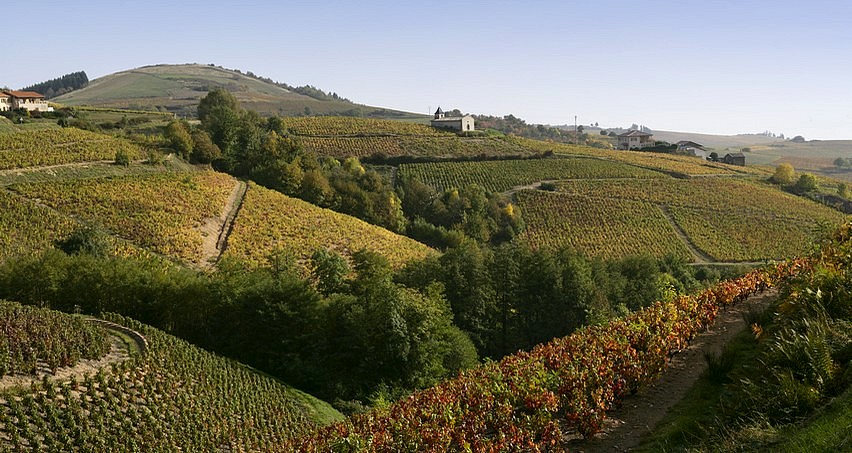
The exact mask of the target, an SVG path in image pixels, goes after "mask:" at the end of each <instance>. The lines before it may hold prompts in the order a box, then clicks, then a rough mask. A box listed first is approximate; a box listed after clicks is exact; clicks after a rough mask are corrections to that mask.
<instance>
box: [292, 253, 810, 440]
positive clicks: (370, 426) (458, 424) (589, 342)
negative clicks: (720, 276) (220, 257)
mask: <svg viewBox="0 0 852 453" xmlns="http://www.w3.org/2000/svg"><path fill="white" fill-rule="evenodd" d="M804 266H806V263H805V262H804V261H796V262H793V263H791V264H787V263H782V264H779V265H777V266H775V267H770V268H768V269H765V270H759V271H754V272H752V273H750V274H747V275H745V276H743V277H740V278H738V279H736V280H733V281H726V282H722V283H720V284H719V285H717V286H716V287H713V288H710V289H708V290H705V291H704V292H701V293H699V294H697V295H693V296H680V297H677V298H675V299H674V300H672V301H671V302H658V303H656V304H654V305H652V306H650V307H648V308H645V309H643V310H641V311H638V312H635V313H633V314H631V315H629V316H627V317H626V318H621V319H617V320H614V321H611V322H610V323H608V324H606V325H601V326H590V327H586V328H583V329H581V330H579V331H577V332H575V333H574V334H572V335H571V336H568V337H565V338H561V339H556V340H553V341H551V342H549V343H546V344H542V345H539V346H537V347H536V348H534V349H533V350H532V351H530V352H520V353H517V354H515V355H511V356H508V357H505V358H504V359H502V360H501V361H500V362H498V363H491V364H486V365H483V366H481V367H479V368H476V369H473V370H469V371H466V372H463V373H462V374H461V375H460V376H459V377H458V378H456V379H453V380H449V381H446V382H444V383H442V384H439V385H437V386H435V387H432V388H430V389H427V390H424V391H421V392H418V393H415V394H413V395H411V396H409V397H408V398H405V399H403V400H401V401H399V402H397V403H395V404H393V405H391V406H390V407H388V408H386V409H378V410H375V411H373V412H371V413H368V414H364V415H357V416H354V417H352V418H350V419H349V420H347V421H346V422H344V423H339V424H335V425H332V426H329V427H326V428H323V429H320V430H319V431H317V432H316V433H314V434H313V435H311V436H306V437H303V438H300V439H296V440H294V441H293V442H291V443H288V444H287V447H288V450H292V451H303V452H326V451H337V450H342V449H344V448H347V447H350V448H352V447H354V448H353V450H357V451H551V449H555V450H558V449H559V448H560V447H561V445H562V442H563V440H564V436H565V435H566V434H571V433H572V432H576V433H579V434H580V435H582V436H584V437H589V436H591V435H593V434H595V433H596V432H598V431H600V429H601V428H602V424H603V421H604V420H605V418H606V411H608V410H610V409H611V408H613V407H615V406H616V405H618V403H619V401H621V399H622V398H623V397H624V396H625V395H627V394H629V393H631V392H633V391H636V390H637V389H641V388H642V387H644V386H646V385H648V384H649V383H651V382H653V381H654V380H655V379H656V378H657V377H659V376H660V375H661V374H662V372H663V371H664V370H665V369H666V367H667V365H668V362H669V356H670V355H671V354H673V353H675V352H677V351H679V350H682V349H683V348H685V347H686V346H687V344H688V342H689V341H690V339H692V338H693V337H694V336H695V335H696V334H697V333H698V332H700V331H701V330H702V329H704V328H706V326H708V325H709V324H711V323H712V322H713V320H714V319H715V317H716V315H717V314H718V312H719V309H720V308H721V307H722V306H725V305H729V304H732V303H736V302H739V301H742V300H744V299H745V298H747V297H748V296H750V295H752V294H756V293H758V292H761V291H763V290H765V289H767V288H769V287H771V286H774V285H776V284H777V283H779V282H780V281H782V280H784V279H786V278H787V277H788V276H790V275H792V274H795V273H797V272H799V271H800V270H801V269H802V268H803V267H804Z"/></svg>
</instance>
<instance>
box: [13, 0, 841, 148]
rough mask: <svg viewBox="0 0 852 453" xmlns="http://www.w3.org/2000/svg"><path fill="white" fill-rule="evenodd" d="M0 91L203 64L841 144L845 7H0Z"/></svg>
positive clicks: (746, 0)
mask: <svg viewBox="0 0 852 453" xmlns="http://www.w3.org/2000/svg"><path fill="white" fill-rule="evenodd" d="M3 3H4V5H3V17H5V18H6V19H5V20H4V21H3V23H4V26H3V29H4V39H3V41H4V44H3V46H2V49H3V50H2V52H0V54H2V63H0V86H3V85H7V86H10V87H12V88H21V87H22V86H25V85H29V84H32V83H36V82H41V81H43V80H46V79H50V78H54V77H58V76H61V75H63V74H66V73H69V72H73V71H79V70H84V71H86V73H87V74H88V75H89V78H90V79H94V78H96V77H100V76H103V75H106V74H110V73H113V72H116V71H121V70H125V69H131V68H135V67H139V66H144V65H149V64H157V63H205V64H206V63H214V64H217V65H221V66H224V67H227V68H237V69H241V70H243V71H252V72H254V73H255V74H258V75H261V76H265V77H270V78H272V79H274V80H277V81H281V82H286V83H288V84H291V85H303V84H311V85H314V86H316V87H318V88H321V89H324V90H331V91H335V92H337V93H339V94H340V95H342V96H345V97H348V98H350V99H352V100H353V101H356V102H360V103H365V104H370V105H378V106H385V107H391V108H396V109H402V110H408V111H416V112H422V113H426V112H427V111H428V110H429V109H431V110H434V109H435V108H436V107H437V106H438V105H440V106H442V107H444V108H459V109H461V110H463V111H465V112H471V113H481V114H492V115H505V114H510V113H511V114H514V115H516V116H519V117H521V118H524V119H526V120H527V122H530V123H548V124H566V123H568V124H570V123H573V122H574V115H577V116H578V119H579V122H580V123H581V124H589V123H593V122H599V123H600V124H601V125H605V126H613V127H615V126H622V127H626V126H629V125H630V124H631V123H637V124H643V125H647V126H648V127H651V128H652V129H664V130H681V131H692V132H705V133H722V134H736V133H751V132H761V131H764V130H771V131H773V132H775V133H784V134H785V135H788V136H790V135H797V134H801V135H804V136H805V138H808V139H812V138H820V139H839V138H847V139H852V86H851V85H852V1H850V0H812V1H808V2H805V1H788V0H779V1H769V0H767V1H759V0H743V1H728V0H722V1H712V0H702V1H697V0H671V1H646V2H629V1H616V0H586V1H535V0H533V1H515V2H506V1H499V0H498V1H478V0H471V1H467V2H449V1H448V2H440V1H430V2H423V1H421V2H416V3H417V4H416V5H410V4H409V3H411V2H406V1H403V0H396V1H370V0H362V1H329V2H296V1H259V0H254V1H241V2H230V1H214V0H211V1H196V0H191V1H175V0H168V1H163V0H147V1H141V2H124V1H114V0H109V1H106V0H97V1H86V0H81V1H76V2H68V1H52V0H41V1H26V2H24V1H16V2H12V1H4V2H3Z"/></svg>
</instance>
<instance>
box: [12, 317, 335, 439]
mask: <svg viewBox="0 0 852 453" xmlns="http://www.w3.org/2000/svg"><path fill="white" fill-rule="evenodd" d="M0 307H6V305H3V306H0ZM11 307H14V305H11ZM23 312H24V313H27V311H26V310H24V311H23ZM42 312H44V314H42V315H41V316H42V317H51V318H62V319H63V320H64V321H65V323H66V327H64V329H65V331H66V333H72V331H74V329H76V330H77V331H79V333H80V334H83V329H84V328H89V327H88V326H86V325H82V324H81V322H80V319H81V318H78V317H76V316H72V315H65V314H60V313H57V312H52V311H49V310H42ZM4 313H7V314H8V312H4ZM18 313H20V311H19V312H18ZM18 316H19V315H16V319H17V317H18ZM109 319H110V320H111V321H115V322H117V323H119V324H120V325H123V326H126V327H129V328H130V329H133V331H135V332H138V333H139V334H141V335H142V336H143V337H144V343H138V341H139V340H140V339H139V338H134V337H130V336H127V334H126V333H124V332H117V331H116V330H113V328H109V329H110V330H109V331H110V338H111V340H110V342H111V345H112V346H111V350H110V351H111V352H110V355H109V356H107V357H105V358H103V359H101V360H100V361H89V362H87V366H86V367H80V368H75V369H71V370H70V371H68V372H66V371H65V369H64V368H59V369H58V371H60V374H62V375H65V377H42V376H41V375H38V376H36V375H32V376H33V377H35V379H34V382H33V383H32V384H26V385H14V383H13V382H12V381H9V380H7V379H12V378H0V449H2V450H7V449H8V450H11V451H19V450H33V451H35V450H45V451H77V450H82V451H88V450H92V451H98V450H103V449H111V450H122V451H133V450H138V449H140V448H143V449H145V450H158V451H174V450H195V449H201V450H207V451H213V450H217V449H223V448H224V449H227V450H230V451H235V450H239V451H246V450H254V451H258V450H263V451H270V450H271V449H274V448H276V447H277V446H278V445H280V442H281V441H282V440H283V439H286V438H289V437H291V436H293V435H298V434H300V433H305V432H307V431H309V430H310V429H312V428H314V427H317V426H321V425H324V424H327V423H330V422H332V421H335V420H339V419H340V418H341V415H340V414H339V413H338V412H337V411H335V410H334V409H332V408H331V407H330V406H328V405H327V404H325V403H323V402H321V401H319V400H316V399H314V398H312V397H310V396H308V395H306V394H304V393H302V392H299V391H297V390H295V389H293V388H291V387H288V386H286V385H284V384H283V383H281V382H280V381H277V380H275V379H272V378H270V377H268V376H266V375H264V374H261V373H259V372H257V371H255V370H253V369H250V368H248V367H245V366H243V365H241V364H239V363H237V362H234V361H232V360H228V359H224V358H222V357H219V356H216V355H214V354H211V353H209V352H206V351H204V350H202V349H200V348H197V347H195V346H192V345H190V344H188V343H186V342H185V341H182V340H179V339H177V338H175V337H172V336H170V335H166V334H164V333H163V332H161V331H159V330H156V329H153V328H151V327H148V326H145V325H142V324H140V323H138V322H135V321H132V320H130V319H125V318H121V317H118V316H111V317H109ZM33 327H34V326H33ZM30 328H32V327H27V325H24V327H23V330H22V331H17V333H16V335H26V332H27V331H28V329H30ZM55 330H56V329H54V331H55ZM98 331H101V332H102V331H103V329H102V328H98ZM8 332H9V330H3V331H2V332H0V335H7V334H8ZM11 332H16V331H15V330H12V331H11ZM51 332H53V331H51ZM46 335H47V336H46V338H50V339H57V340H58V339H60V338H62V337H61V336H59V333H58V332H56V333H49V334H46ZM16 338H17V337H16ZM21 338H24V337H21ZM41 338H42V339H44V338H45V336H42V337H41ZM3 339H4V338H0V340H3ZM12 340H15V339H14V338H13V339H12ZM92 344H94V342H93V343H92ZM99 356H104V353H103V352H101V353H100V354H99ZM75 370H77V371H75ZM14 379H17V380H18V381H16V382H23V381H24V380H26V379H27V374H26V373H22V374H17V375H16V376H14ZM10 384H11V385H10ZM249 427H250V428H249Z"/></svg>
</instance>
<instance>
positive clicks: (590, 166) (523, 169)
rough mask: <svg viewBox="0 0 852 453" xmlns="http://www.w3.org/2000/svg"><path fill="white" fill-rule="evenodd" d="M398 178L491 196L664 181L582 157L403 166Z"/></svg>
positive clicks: (637, 169) (654, 174)
mask: <svg viewBox="0 0 852 453" xmlns="http://www.w3.org/2000/svg"><path fill="white" fill-rule="evenodd" d="M399 175H400V176H401V177H411V178H415V179H418V180H420V181H421V182H423V183H426V184H428V185H430V186H432V187H435V188H437V189H440V190H446V189H449V188H453V187H455V188H458V187H464V186H467V185H470V184H477V185H479V186H480V187H482V188H484V189H485V190H487V191H489V192H505V191H507V190H509V189H511V188H513V187H517V186H522V185H526V184H531V183H534V182H537V181H545V180H564V179H611V178H638V179H650V178H662V177H665V175H663V174H662V173H658V172H655V171H651V170H646V169H644V168H641V167H634V166H631V165H625V164H622V163H618V162H613V161H609V160H601V159H592V158H582V157H572V158H561V159H522V160H497V161H481V162H430V163H423V164H404V165H400V166H399Z"/></svg>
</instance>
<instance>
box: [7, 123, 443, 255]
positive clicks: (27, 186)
mask: <svg viewBox="0 0 852 453" xmlns="http://www.w3.org/2000/svg"><path fill="white" fill-rule="evenodd" d="M70 131H77V132H76V133H75V134H77V133H79V134H77V135H73V134H72V135H68V134H65V130H64V129H63V130H57V131H51V132H50V133H47V134H46V135H39V134H40V133H31V132H27V133H23V134H26V136H27V137H29V138H31V140H30V141H29V142H28V143H30V145H31V146H32V147H33V149H46V150H52V149H56V148H57V146H56V145H53V142H54V141H55V137H54V135H53V134H55V133H58V134H59V137H61V138H62V139H63V140H70V139H72V138H78V139H82V141H81V142H68V143H64V144H62V145H61V146H59V149H60V150H61V149H62V148H63V147H77V146H82V144H85V143H89V142H91V138H92V137H100V138H98V139H97V140H95V141H94V143H107V144H108V143H110V142H109V140H114V139H112V138H109V137H105V136H101V135H98V134H91V133H88V132H84V131H78V130H76V129H70ZM15 135H18V134H15ZM3 137H4V136H2V135H0V138H3ZM101 140H103V141H101ZM120 143H123V142H120ZM104 149H109V148H104ZM14 152H15V151H9V152H8V153H9V154H10V155H12V154H13V153H14ZM47 153H48V154H50V153H51V152H50V151H47ZM56 155H57V156H60V157H62V158H63V159H67V158H69V156H70V155H69V154H62V153H60V152H57V153H56ZM95 157H106V156H105V155H104V156H95ZM22 162H23V161H22ZM28 162H29V161H28ZM241 185H243V186H244V184H242V183H240V182H238V181H237V180H236V179H235V178H233V177H232V176H229V175H227V174H224V173H217V172H213V171H201V170H199V169H197V168H195V167H192V166H188V165H185V164H181V163H179V161H177V160H166V161H165V162H164V163H163V164H160V165H149V164H144V163H134V164H131V165H130V166H127V167H123V166H116V165H113V164H111V163H109V162H99V161H96V162H89V163H80V162H76V163H69V164H63V165H59V166H48V167H26V166H25V167H24V168H17V169H11V170H5V171H0V187H2V190H0V206H2V207H3V209H2V211H0V233H4V234H2V236H0V258H4V257H10V256H14V255H31V254H35V253H39V252H40V251H42V250H44V249H46V248H50V247H51V245H52V244H53V241H55V240H59V239H63V238H65V237H66V236H68V235H69V234H70V233H71V232H72V231H74V230H75V229H77V228H79V227H80V226H83V225H94V226H97V227H98V228H102V229H104V230H105V231H107V232H109V233H110V234H111V235H112V241H113V242H114V253H115V254H120V255H128V254H130V255H138V254H140V253H141V254H146V253H148V252H150V253H154V254H157V255H161V256H164V257H168V258H171V259H175V260H179V261H182V262H184V263H187V264H191V265H195V266H208V265H209V264H210V263H211V261H216V260H217V259H218V258H219V256H220V255H221V253H222V252H223V249H224V247H225V242H224V240H223V239H224V237H227V233H228V230H229V228H226V225H228V223H227V222H233V224H234V227H233V233H232V234H231V236H230V237H229V239H228V243H227V244H228V246H229V247H230V248H231V249H230V250H228V252H227V254H226V255H227V256H229V257H232V258H239V259H241V260H247V261H248V262H249V263H253V264H254V265H257V264H261V263H265V262H266V260H267V258H268V257H269V255H270V254H272V253H274V252H278V251H281V250H286V251H288V252H291V253H293V254H294V255H295V257H296V258H297V259H299V261H300V262H302V263H303V262H304V260H305V259H306V258H307V257H309V256H310V255H311V254H312V253H313V252H314V250H315V249H316V248H327V247H330V248H333V249H335V250H336V251H337V252H339V253H342V254H343V255H344V256H349V255H350V254H351V253H353V252H356V251H358V250H360V249H362V248H365V249H369V250H373V251H376V252H378V253H379V254H381V255H383V256H385V257H386V258H388V259H389V260H390V261H391V263H392V264H393V265H394V266H395V267H399V266H402V265H403V264H405V263H406V262H407V261H408V260H410V259H413V258H420V257H424V256H426V255H429V254H431V253H434V252H433V251H431V249H429V248H428V247H426V246H424V245H423V244H420V243H418V242H416V241H414V240H411V239H408V238H406V237H404V236H400V235H398V234H394V233H392V232H390V231H387V230H385V229H383V228H380V227H377V226H374V225H370V224H368V223H366V222H363V221H360V220H358V219H355V218H353V217H350V216H347V215H344V214H339V213H336V212H333V211H330V210H327V209H322V208H319V207H316V206H313V205H311V204H309V203H306V202H303V201H301V200H298V199H293V198H289V197H287V196H285V195H282V194H280V193H277V192H274V191H271V190H268V189H264V188H262V187H259V186H256V185H251V188H250V190H249V191H248V194H247V196H245V199H243V198H242V196H240V195H239V193H238V192H239V190H238V189H239V188H240V186H241ZM229 214H232V215H231V216H230V218H229ZM316 225H325V226H326V228H322V229H317V228H316V227H315V226H316ZM146 251H147V252H146Z"/></svg>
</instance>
